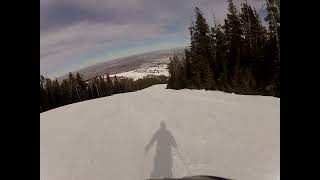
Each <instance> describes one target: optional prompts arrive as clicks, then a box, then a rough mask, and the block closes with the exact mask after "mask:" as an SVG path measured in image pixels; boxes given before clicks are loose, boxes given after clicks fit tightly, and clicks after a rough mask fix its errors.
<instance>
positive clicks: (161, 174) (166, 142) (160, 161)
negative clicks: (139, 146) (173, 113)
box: [145, 121, 177, 178]
mask: <svg viewBox="0 0 320 180" xmlns="http://www.w3.org/2000/svg"><path fill="white" fill-rule="evenodd" d="M155 142H156V143H157V144H156V154H155V156H154V160H153V170H152V172H151V175H150V178H171V177H172V165H173V162H172V147H174V148H177V144H176V141H175V139H174V137H173V135H172V134H171V132H170V131H169V130H168V129H167V128H166V124H165V123H164V121H162V122H161V123H160V128H159V129H158V130H157V131H156V132H155V133H154V135H153V136H152V138H151V140H150V142H149V143H148V144H147V146H146V149H145V150H146V152H148V150H149V149H150V147H151V146H152V145H153V144H154V143H155Z"/></svg>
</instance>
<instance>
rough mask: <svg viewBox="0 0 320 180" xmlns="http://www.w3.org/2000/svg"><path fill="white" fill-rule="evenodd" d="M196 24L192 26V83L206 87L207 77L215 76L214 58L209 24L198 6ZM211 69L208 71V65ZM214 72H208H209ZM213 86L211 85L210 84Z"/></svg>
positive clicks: (199, 86) (197, 86)
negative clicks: (211, 49)
mask: <svg viewBox="0 0 320 180" xmlns="http://www.w3.org/2000/svg"><path fill="white" fill-rule="evenodd" d="M195 13H196V15H195V16H196V17H195V24H194V26H191V28H190V29H191V30H190V32H191V38H192V39H191V49H190V55H191V68H192V69H191V71H192V78H191V81H192V82H191V84H192V85H193V86H196V88H201V89H202V88H206V86H208V85H207V83H208V82H207V79H208V78H209V77H213V73H214V72H213V66H214V59H213V56H212V54H211V52H210V37H209V26H208V24H207V22H206V20H205V18H204V16H203V14H202V12H201V11H200V9H199V8H198V7H196V8H195ZM208 66H209V68H210V70H209V71H208V69H207V67H208ZM209 72H210V73H212V74H208V73H209ZM210 86H211V85H210Z"/></svg>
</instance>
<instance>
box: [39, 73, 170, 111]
mask: <svg viewBox="0 0 320 180" xmlns="http://www.w3.org/2000/svg"><path fill="white" fill-rule="evenodd" d="M167 79H168V78H167V77H165V76H152V75H149V76H146V77H144V78H142V79H138V80H135V81H134V80H133V79H129V78H123V77H121V78H119V77H117V76H114V77H113V78H111V77H110V76H109V74H107V75H106V78H105V79H104V78H103V77H102V76H97V77H94V78H91V79H90V80H87V81H85V80H83V77H82V75H80V73H76V76H74V75H73V74H72V73H71V72H70V73H69V76H68V78H67V79H64V80H63V81H62V82H61V83H59V82H58V80H57V79H56V80H54V81H53V80H51V79H50V78H45V77H44V76H43V75H40V112H44V111H48V110H50V109H53V108H57V107H60V106H64V105H67V104H72V103H76V102H81V101H85V100H89V99H95V98H100V97H105V96H111V95H113V94H119V93H126V92H133V91H137V90H141V89H144V88H147V87H150V86H152V85H155V84H166V83H167Z"/></svg>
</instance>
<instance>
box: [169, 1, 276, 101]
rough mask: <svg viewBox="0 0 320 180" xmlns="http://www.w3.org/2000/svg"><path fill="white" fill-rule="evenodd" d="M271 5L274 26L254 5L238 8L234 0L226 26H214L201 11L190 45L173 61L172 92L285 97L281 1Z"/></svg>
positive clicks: (191, 31)
mask: <svg viewBox="0 0 320 180" xmlns="http://www.w3.org/2000/svg"><path fill="white" fill-rule="evenodd" d="M266 4H267V8H266V10H267V16H266V17H264V20H265V21H266V22H268V27H264V26H263V25H262V22H261V20H260V17H259V15H258V13H257V12H256V10H255V8H254V7H253V6H251V5H250V4H248V3H242V4H241V8H240V10H238V8H237V7H236V6H235V4H234V2H233V1H232V0H228V14H227V17H226V19H225V20H224V24H218V23H216V21H215V22H214V26H213V27H210V26H209V25H208V23H207V21H206V19H205V18H204V16H203V14H202V12H201V11H200V9H199V8H198V7H196V8H195V19H194V20H193V22H192V23H191V26H190V28H189V30H190V46H189V48H187V49H185V51H184V53H182V54H175V55H174V56H173V57H172V58H171V59H170V63H169V65H168V70H169V74H170V76H169V80H168V85H167V88H170V89H183V88H188V89H207V90H220V91H225V92H234V93H237V94H260V95H268V96H275V97H280V1H279V0H266ZM213 18H214V19H215V17H213Z"/></svg>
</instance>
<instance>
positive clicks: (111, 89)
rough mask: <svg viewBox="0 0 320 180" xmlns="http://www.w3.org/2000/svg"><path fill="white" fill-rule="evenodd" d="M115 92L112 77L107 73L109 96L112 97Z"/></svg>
mask: <svg viewBox="0 0 320 180" xmlns="http://www.w3.org/2000/svg"><path fill="white" fill-rule="evenodd" d="M113 92H114V90H113V82H112V81H111V79H110V76H109V74H108V73H107V96H110V95H112V93H113Z"/></svg>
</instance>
